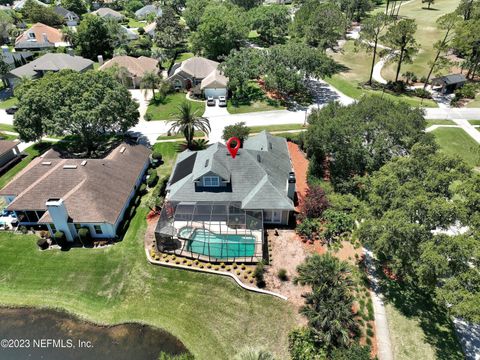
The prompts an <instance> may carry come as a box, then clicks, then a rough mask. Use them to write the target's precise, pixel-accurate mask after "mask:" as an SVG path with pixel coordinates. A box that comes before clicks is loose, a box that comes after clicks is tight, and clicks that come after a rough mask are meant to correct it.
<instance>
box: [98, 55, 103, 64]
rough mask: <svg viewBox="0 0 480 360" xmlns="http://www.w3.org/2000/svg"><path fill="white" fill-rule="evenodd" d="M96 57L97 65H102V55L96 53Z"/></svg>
mask: <svg viewBox="0 0 480 360" xmlns="http://www.w3.org/2000/svg"><path fill="white" fill-rule="evenodd" d="M97 59H98V65H100V66H102V65H103V56H102V55H98V56H97Z"/></svg>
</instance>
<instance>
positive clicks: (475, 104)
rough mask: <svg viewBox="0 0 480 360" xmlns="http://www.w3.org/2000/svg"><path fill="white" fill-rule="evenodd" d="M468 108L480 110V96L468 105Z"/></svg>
mask: <svg viewBox="0 0 480 360" xmlns="http://www.w3.org/2000/svg"><path fill="white" fill-rule="evenodd" d="M467 107H468V108H480V94H478V95H477V96H476V98H475V99H474V100H473V101H470V102H469V103H468V104H467Z"/></svg>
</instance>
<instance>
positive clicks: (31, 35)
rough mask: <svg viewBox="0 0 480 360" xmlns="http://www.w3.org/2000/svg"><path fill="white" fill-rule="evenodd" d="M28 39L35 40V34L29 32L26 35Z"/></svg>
mask: <svg viewBox="0 0 480 360" xmlns="http://www.w3.org/2000/svg"><path fill="white" fill-rule="evenodd" d="M28 38H29V39H30V40H35V33H33V32H29V33H28Z"/></svg>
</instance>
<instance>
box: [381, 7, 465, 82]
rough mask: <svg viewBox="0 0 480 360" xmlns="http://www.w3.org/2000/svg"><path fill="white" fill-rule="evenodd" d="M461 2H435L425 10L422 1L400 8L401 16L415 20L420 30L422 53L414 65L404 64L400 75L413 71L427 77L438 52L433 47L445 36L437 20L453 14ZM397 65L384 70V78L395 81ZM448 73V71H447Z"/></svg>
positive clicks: (417, 37)
mask: <svg viewBox="0 0 480 360" xmlns="http://www.w3.org/2000/svg"><path fill="white" fill-rule="evenodd" d="M459 3H460V0H435V3H434V4H432V9H431V10H427V9H423V7H426V4H422V0H414V1H412V2H409V3H406V4H405V5H403V6H402V7H401V8H400V16H401V17H402V18H403V17H407V18H410V19H415V21H416V23H417V26H418V29H417V32H416V33H415V39H416V40H417V42H418V43H419V48H420V52H419V53H418V54H417V55H416V56H415V58H414V60H413V63H412V64H402V68H401V70H400V75H401V74H404V73H405V72H406V71H411V72H413V73H414V74H416V75H417V76H418V78H419V79H420V77H422V76H427V74H428V71H429V68H430V66H429V64H428V63H429V61H431V60H433V59H434V57H435V54H436V50H435V49H434V47H433V45H434V44H435V42H436V41H438V40H440V39H441V38H442V37H443V36H444V32H443V31H439V30H438V28H437V26H436V21H437V19H438V18H439V17H440V16H442V15H445V14H447V13H451V12H453V11H454V10H455V9H456V8H457V6H458V4H459ZM395 72H396V63H391V64H388V65H387V66H385V67H384V68H383V70H382V76H383V77H384V78H385V79H387V80H393V79H395ZM445 72H446V73H448V70H446V71H445Z"/></svg>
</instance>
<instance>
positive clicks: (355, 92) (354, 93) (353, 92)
mask: <svg viewBox="0 0 480 360" xmlns="http://www.w3.org/2000/svg"><path fill="white" fill-rule="evenodd" d="M324 80H325V81H326V82H328V83H329V84H330V85H332V86H333V87H335V88H337V89H338V90H340V91H341V92H342V93H344V94H345V95H347V96H349V97H351V98H354V99H357V100H358V99H360V98H361V97H362V96H364V95H380V96H383V97H385V98H387V99H390V100H393V101H403V102H406V103H407V104H409V105H410V106H413V107H417V106H423V107H438V105H437V104H436V103H435V101H433V100H430V99H423V101H422V99H420V98H418V97H413V96H407V95H393V94H390V93H386V92H382V91H379V90H367V89H363V88H361V87H360V86H359V85H358V83H355V82H354V81H353V80H347V79H345V78H344V77H343V73H341V74H336V75H333V76H332V77H330V78H325V79H324Z"/></svg>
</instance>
